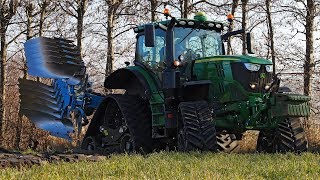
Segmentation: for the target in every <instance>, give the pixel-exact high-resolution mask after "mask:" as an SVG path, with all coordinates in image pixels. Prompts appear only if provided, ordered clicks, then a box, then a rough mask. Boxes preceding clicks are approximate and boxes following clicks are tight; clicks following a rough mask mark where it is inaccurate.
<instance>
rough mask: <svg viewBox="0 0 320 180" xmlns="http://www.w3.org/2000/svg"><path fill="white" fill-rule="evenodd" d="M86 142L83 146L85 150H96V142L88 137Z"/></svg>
mask: <svg viewBox="0 0 320 180" xmlns="http://www.w3.org/2000/svg"><path fill="white" fill-rule="evenodd" d="M86 141H87V145H86V146H85V148H86V150H88V151H95V150H96V149H97V147H96V142H95V140H94V139H93V137H88V138H87V139H86Z"/></svg>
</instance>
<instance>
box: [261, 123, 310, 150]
mask: <svg viewBox="0 0 320 180" xmlns="http://www.w3.org/2000/svg"><path fill="white" fill-rule="evenodd" d="M307 150H308V142H307V138H306V135H305V132H304V129H303V128H302V126H301V124H300V121H299V118H287V119H285V120H284V121H283V122H281V123H279V125H278V129H277V131H276V133H275V135H271V136H265V135H264V134H263V133H261V132H260V134H259V137H258V142H257V151H258V152H268V153H270V152H281V153H285V152H294V153H301V152H305V151H307Z"/></svg>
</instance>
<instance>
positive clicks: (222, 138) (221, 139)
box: [217, 134, 239, 153]
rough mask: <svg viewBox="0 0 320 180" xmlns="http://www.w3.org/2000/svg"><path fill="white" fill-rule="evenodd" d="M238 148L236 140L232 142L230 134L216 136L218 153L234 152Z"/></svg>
mask: <svg viewBox="0 0 320 180" xmlns="http://www.w3.org/2000/svg"><path fill="white" fill-rule="evenodd" d="M238 148H239V144H238V141H237V140H233V139H232V138H231V136H230V134H217V150H218V151H220V152H228V153H229V152H236V151H237V150H238Z"/></svg>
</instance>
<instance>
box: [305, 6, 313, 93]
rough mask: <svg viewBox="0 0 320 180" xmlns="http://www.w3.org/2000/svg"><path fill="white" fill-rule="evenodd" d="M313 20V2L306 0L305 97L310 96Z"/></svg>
mask: <svg viewBox="0 0 320 180" xmlns="http://www.w3.org/2000/svg"><path fill="white" fill-rule="evenodd" d="M314 19H315V2H314V0H307V15H306V25H305V28H306V60H305V63H304V90H303V93H304V94H305V95H308V96H311V77H312V73H313V69H314V41H313V33H314Z"/></svg>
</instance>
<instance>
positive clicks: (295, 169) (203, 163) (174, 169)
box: [0, 152, 320, 180]
mask: <svg viewBox="0 0 320 180" xmlns="http://www.w3.org/2000/svg"><path fill="white" fill-rule="evenodd" d="M0 172H1V173H0V179H28V180H29V179H41V180H44V179H284V178H285V179H319V177H320V155H319V154H312V153H305V154H302V155H294V154H224V153H198V152H194V153H190V154H188V153H166V152H162V153H154V154H151V155H148V156H147V157H143V156H141V155H115V156H111V157H110V158H108V159H106V160H104V161H100V162H80V163H65V162H62V163H58V164H46V165H43V166H33V167H31V168H22V169H3V170H0Z"/></svg>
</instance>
